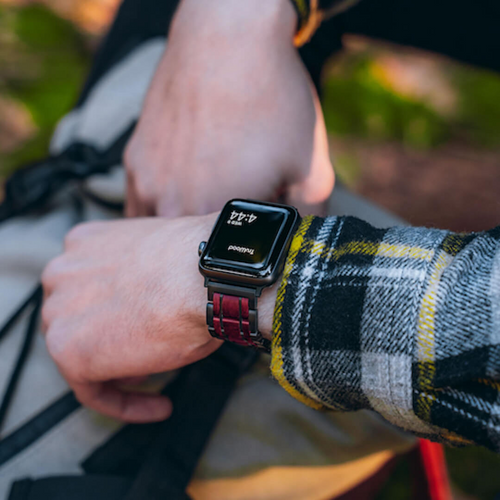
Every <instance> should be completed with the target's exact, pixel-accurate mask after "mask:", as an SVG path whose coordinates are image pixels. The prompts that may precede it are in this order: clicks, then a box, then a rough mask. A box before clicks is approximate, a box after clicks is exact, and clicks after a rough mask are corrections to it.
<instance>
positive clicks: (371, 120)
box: [322, 49, 500, 149]
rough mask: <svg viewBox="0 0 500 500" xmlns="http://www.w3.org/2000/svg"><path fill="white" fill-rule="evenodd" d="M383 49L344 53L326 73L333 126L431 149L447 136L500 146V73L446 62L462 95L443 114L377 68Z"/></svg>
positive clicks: (334, 129)
mask: <svg viewBox="0 0 500 500" xmlns="http://www.w3.org/2000/svg"><path fill="white" fill-rule="evenodd" d="M381 53H383V52H382V51H381V50H376V49H370V50H366V51H364V52H360V53H353V54H352V55H350V56H349V57H344V58H343V59H342V60H341V61H340V63H339V65H338V66H337V67H336V68H335V71H332V72H330V73H329V74H328V75H327V77H326V79H325V85H324V92H323V99H322V102H323V110H324V114H325V121H326V125H327V128H328V130H329V132H331V133H333V134H335V135H339V136H351V137H356V138H362V139H368V140H371V141H395V142H400V143H403V144H405V145H406V146H408V147H411V148H417V149H430V148H434V147H437V146H439V145H441V144H443V143H445V142H461V143H464V142H465V143H467V144H468V145H471V146H473V147H476V148H484V147H488V148H496V147H498V146H500V99H498V96H499V95H500V77H499V76H498V75H497V74H495V73H491V72H488V71H483V70H479V69H475V68H471V67H467V66H460V65H457V64H453V63H449V62H447V63H443V71H442V76H443V77H444V78H446V79H447V80H448V82H449V84H450V88H451V89H452V90H453V93H454V95H456V97H457V104H456V109H455V110H454V112H453V113H452V114H449V115H444V114H442V113H440V112H438V111H437V110H436V109H434V107H433V106H432V105H431V104H430V103H428V102H426V101H425V100H424V99H418V98H411V97H406V96H403V95H400V94H398V93H396V92H394V91H392V90H391V89H390V88H388V86H387V85H385V84H384V82H383V81H381V79H380V78H379V77H378V76H377V75H376V73H375V72H374V71H373V67H374V62H376V61H377V58H378V56H379V55H380V54H381Z"/></svg>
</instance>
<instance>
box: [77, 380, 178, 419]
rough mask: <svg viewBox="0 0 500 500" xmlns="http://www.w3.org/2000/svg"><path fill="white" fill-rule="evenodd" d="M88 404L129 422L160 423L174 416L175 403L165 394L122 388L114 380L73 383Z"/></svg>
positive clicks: (99, 410) (80, 397) (86, 404)
mask: <svg viewBox="0 0 500 500" xmlns="http://www.w3.org/2000/svg"><path fill="white" fill-rule="evenodd" d="M71 386H72V388H73V390H74V391H75V395H76V397H77V399H78V400H79V401H80V402H81V403H82V404H83V405H85V406H88V407H90V408H92V409H93V410H95V411H97V412H99V413H103V414H104V415H108V416H109V417H112V418H116V419H118V420H123V421H124V422H129V423H136V424H139V423H147V422H159V421H162V420H165V419H167V418H168V417H170V415H171V413H172V403H171V402H170V400H169V399H168V398H166V397H164V396H160V395H157V394H146V393H140V392H127V391H123V390H120V389H118V388H117V387H116V385H115V384H113V383H111V382H106V383H72V384H71Z"/></svg>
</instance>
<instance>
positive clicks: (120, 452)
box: [9, 344, 259, 500]
mask: <svg viewBox="0 0 500 500" xmlns="http://www.w3.org/2000/svg"><path fill="white" fill-rule="evenodd" d="M258 356H259V353H258V352H257V351H254V350H252V349H248V348H244V347H239V346H235V345H230V344H224V345H223V346H222V347H221V348H220V349H219V350H218V351H216V352H215V353H214V354H212V355H211V356H209V357H208V358H206V359H204V360H201V361H199V362H197V363H195V364H193V365H191V366H188V367H185V368H183V369H182V370H181V372H180V373H179V375H178V377H177V378H176V380H175V381H174V382H173V383H172V384H171V385H170V386H169V388H168V390H166V391H164V392H165V393H166V394H169V396H170V397H171V399H172V402H173V405H174V411H173V414H172V416H171V417H170V418H169V419H168V420H166V421H165V422H162V423H157V424H147V425H128V426H126V427H124V428H123V429H122V430H120V431H119V432H118V433H117V434H116V435H115V436H113V437H112V438H111V439H110V440H109V441H108V442H107V443H106V444H104V445H103V446H101V447H100V448H99V449H97V450H96V451H95V452H94V453H93V454H92V455H91V456H90V457H89V458H88V459H87V460H86V461H85V462H84V463H83V468H84V470H85V471H86V472H87V474H86V475H85V476H81V477H76V478H75V477H72V478H68V477H59V478H56V477H54V478H47V479H43V480H39V481H32V480H30V479H24V480H22V481H18V482H16V483H14V485H13V487H12V490H11V494H10V497H9V500H46V499H50V500H59V499H63V498H64V500H80V499H81V498H89V499H90V498H92V499H93V500H101V499H103V500H115V499H116V500H157V499H158V500H159V499H161V500H186V499H188V498H189V497H188V496H187V494H186V492H185V491H186V488H187V486H188V484H189V481H190V480H191V477H192V475H193V473H194V470H195V468H196V465H197V464H198V460H199V459H200V457H201V455H202V453H203V450H204V448H205V446H206V444H207V442H208V439H209V438H210V435H211V433H212V431H213V429H214V427H215V425H216V423H217V421H218V419H219V417H220V415H221V413H222V411H223V409H224V406H225V404H226V402H227V400H228V399H229V396H230V395H231V392H232V390H233V389H234V386H235V384H236V383H237V380H238V379H239V378H240V376H241V375H242V374H243V373H244V372H245V371H247V370H248V369H249V368H250V367H251V366H252V364H253V363H254V362H255V361H256V360H257V358H258ZM107 481H109V484H113V485H114V486H112V487H110V488H108V486H107V484H108V483H107ZM120 481H121V482H120ZM93 488H94V489H93ZM103 491H106V492H109V491H111V493H109V494H108V493H106V495H104V494H103ZM118 491H119V492H120V494H119V495H118V494H117V492H118ZM124 491H125V492H126V493H123V492H124ZM49 493H50V496H48V494H49ZM83 494H85V495H87V496H82V495H83ZM23 495H24V496H23Z"/></svg>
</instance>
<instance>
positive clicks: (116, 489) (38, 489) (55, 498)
mask: <svg viewBox="0 0 500 500" xmlns="http://www.w3.org/2000/svg"><path fill="white" fill-rule="evenodd" d="M130 484H131V480H130V479H127V478H123V477H110V476H103V477H101V476H66V477H54V478H47V479H39V480H36V481H34V480H32V479H23V480H22V481H17V482H15V483H14V484H13V486H12V488H11V490H10V494H9V497H8V499H9V500H122V499H123V496H124V495H125V494H126V492H127V490H128V489H129V488H130ZM144 500H147V499H146V497H144ZM164 500H168V499H164Z"/></svg>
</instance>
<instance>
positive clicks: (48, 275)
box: [41, 256, 62, 290]
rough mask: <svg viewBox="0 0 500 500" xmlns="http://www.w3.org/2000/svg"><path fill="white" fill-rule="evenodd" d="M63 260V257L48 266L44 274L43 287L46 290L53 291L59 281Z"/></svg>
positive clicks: (53, 260)
mask: <svg viewBox="0 0 500 500" xmlns="http://www.w3.org/2000/svg"><path fill="white" fill-rule="evenodd" d="M61 259H62V257H60V256H59V257H56V258H55V259H52V260H51V261H50V262H49V263H48V264H47V265H46V266H45V269H44V270H43V272H42V277H41V281H42V285H43V287H44V289H45V290H48V289H52V288H53V287H54V286H55V284H56V281H57V277H58V276H59V274H60V269H61Z"/></svg>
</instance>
